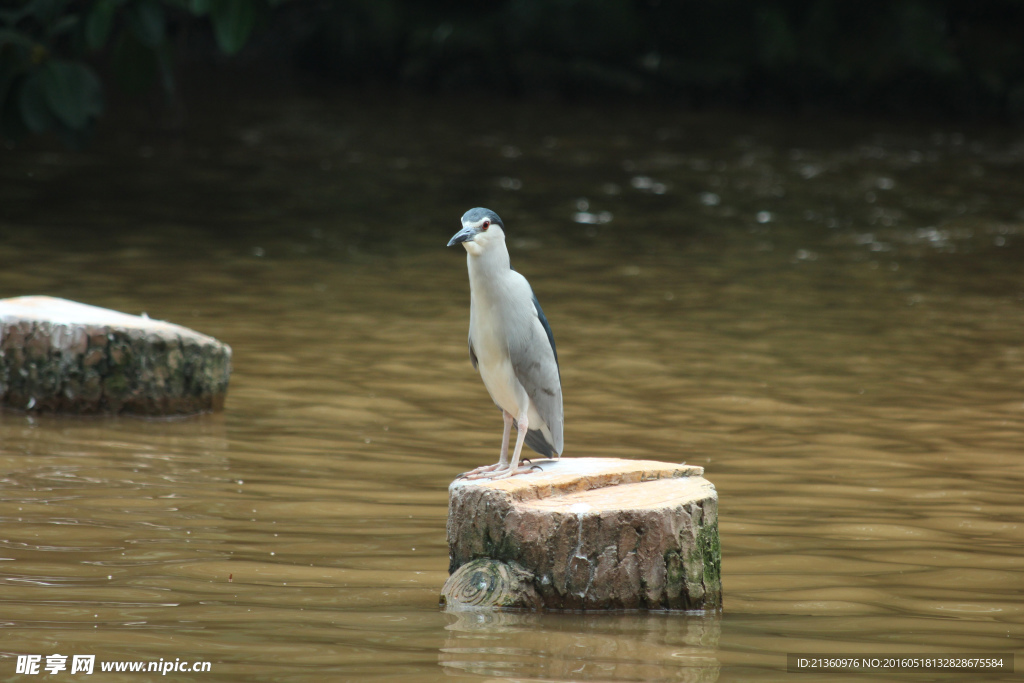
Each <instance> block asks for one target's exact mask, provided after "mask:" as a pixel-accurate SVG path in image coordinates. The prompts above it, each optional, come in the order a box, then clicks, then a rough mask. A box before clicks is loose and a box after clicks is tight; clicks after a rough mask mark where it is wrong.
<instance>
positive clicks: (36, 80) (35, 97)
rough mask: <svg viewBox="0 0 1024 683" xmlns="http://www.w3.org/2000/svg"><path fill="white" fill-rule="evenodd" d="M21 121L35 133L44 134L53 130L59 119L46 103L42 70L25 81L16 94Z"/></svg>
mask: <svg viewBox="0 0 1024 683" xmlns="http://www.w3.org/2000/svg"><path fill="white" fill-rule="evenodd" d="M16 95H17V97H18V111H19V112H20V113H21V120H22V121H23V122H24V123H25V126H27V127H28V129H29V130H30V131H32V132H33V133H42V132H44V131H46V130H48V129H50V128H52V127H53V126H54V125H55V124H56V123H57V119H56V118H55V117H54V115H53V112H51V111H50V105H49V104H47V102H46V92H45V89H44V87H43V78H42V70H36V71H35V72H34V73H32V74H31V75H30V76H29V77H28V78H26V79H25V80H24V82H23V83H22V85H21V88H19V89H18V91H17V93H16Z"/></svg>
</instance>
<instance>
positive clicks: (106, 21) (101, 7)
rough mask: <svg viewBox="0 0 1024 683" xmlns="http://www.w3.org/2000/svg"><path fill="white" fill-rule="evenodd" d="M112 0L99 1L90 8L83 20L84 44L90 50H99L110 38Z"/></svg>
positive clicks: (113, 5)
mask: <svg viewBox="0 0 1024 683" xmlns="http://www.w3.org/2000/svg"><path fill="white" fill-rule="evenodd" d="M116 9H117V3H116V2H115V1H114V0H99V2H97V3H96V4H95V5H93V7H92V11H91V12H89V16H88V17H86V19H85V42H86V44H87V45H88V46H89V49H90V50H99V49H100V48H101V47H103V46H104V45H105V44H106V43H107V38H109V37H110V28H111V27H112V26H113V25H114V10H116Z"/></svg>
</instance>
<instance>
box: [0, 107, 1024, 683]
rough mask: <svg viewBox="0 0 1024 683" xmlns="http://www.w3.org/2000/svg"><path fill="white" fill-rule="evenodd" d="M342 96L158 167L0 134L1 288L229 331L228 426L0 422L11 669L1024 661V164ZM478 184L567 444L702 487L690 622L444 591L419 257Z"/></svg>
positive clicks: (536, 668)
mask: <svg viewBox="0 0 1024 683" xmlns="http://www.w3.org/2000/svg"><path fill="white" fill-rule="evenodd" d="M360 106H361V108H360V109H356V108H355V107H354V105H351V104H347V103H338V102H313V101H310V100H303V99H301V98H295V99H292V100H286V101H282V102H280V103H274V104H267V103H261V104H259V105H252V106H250V105H248V104H246V103H244V102H243V103H241V104H240V105H239V107H238V109H236V110H234V111H233V112H230V118H229V119H228V120H229V121H231V124H230V125H224V126H220V124H217V123H216V119H215V118H214V119H210V120H211V121H214V123H212V124H211V126H210V127H209V128H207V129H197V130H195V131H193V132H191V133H190V136H191V137H189V138H188V139H187V140H179V141H157V142H148V143H147V144H149V145H150V146H149V147H148V148H147V150H146V154H141V153H140V146H141V144H142V143H141V142H140V141H139V140H138V139H137V138H136V137H135V136H134V135H132V134H131V133H124V134H123V135H120V136H119V137H117V138H116V139H112V140H111V141H110V145H111V151H109V152H91V153H84V154H77V153H70V152H65V151H58V152H34V151H31V150H26V151H16V152H12V151H9V150H4V151H0V154H2V155H3V156H4V161H3V163H2V164H0V178H2V181H0V206H2V207H3V215H2V217H0V264H2V265H0V292H2V293H3V295H4V296H16V295H21V294H50V295H55V296H64V297H68V298H73V299H77V300H81V301H84V302H86V303H91V304H96V305H101V306H108V307H112V308H117V309H120V310H124V311H127V312H129V313H136V314H137V313H141V312H142V311H146V312H147V313H148V314H149V315H150V316H151V317H154V318H164V319H169V320H172V321H174V322H177V323H182V324H185V325H188V326H190V327H193V328H195V329H197V330H199V331H201V332H204V333H207V334H211V335H214V336H216V337H218V338H220V339H223V340H224V341H226V342H228V343H229V344H231V345H232V347H233V348H234V350H235V358H234V363H235V371H234V375H233V377H232V382H231V388H230V390H229V394H228V401H227V409H226V411H225V413H224V414H223V415H219V416H203V417H199V418H193V419H185V420H178V421H171V422H160V421H147V420H136V419H130V418H116V419H115V418H110V419H73V418H58V417H52V416H49V417H48V416H39V417H28V416H24V415H19V414H14V413H7V414H0V485H2V489H0V491H2V495H0V590H2V593H3V595H2V603H0V604H2V607H0V629H2V634H0V635H2V640H3V648H2V649H3V656H5V657H10V656H13V655H14V654H19V653H36V654H49V653H53V652H58V653H63V654H67V655H71V654H76V653H78V654H90V653H91V654H96V655H97V657H98V659H106V660H117V659H132V660H157V659H159V658H161V657H163V658H164V659H171V660H173V659H174V658H175V657H181V658H186V657H187V658H190V659H195V660H209V661H211V662H213V672H212V674H204V675H203V676H202V679H201V680H204V681H209V680H217V679H236V680H242V679H245V680H275V681H284V680H287V681H321V680H325V679H331V680H354V681H363V680H372V679H380V680H408V681H435V680H447V679H449V678H451V677H453V676H454V677H463V678H467V679H468V680H488V679H491V678H513V679H520V680H522V679H527V678H534V679H541V680H691V679H692V680H714V679H715V677H716V676H717V677H718V679H719V680H737V681H740V680H742V681H748V680H758V681H772V680H780V681H781V680H791V678H792V676H791V675H789V674H786V673H785V661H786V660H785V654H786V653H787V652H826V653H827V652H872V651H878V652H908V651H910V652H912V651H922V652H925V651H927V652H937V651H946V652H963V651H964V650H965V649H967V650H977V651H985V652H988V651H1006V650H1014V649H1018V650H1019V649H1020V648H1022V646H1024V608H1022V606H1021V601H1020V595H1021V591H1022V590H1024V583H1022V580H1021V572H1020V569H1021V553H1020V548H1021V547H1022V544H1024V525H1022V524H1021V523H1020V519H1021V516H1022V513H1024V508H1022V499H1021V495H1020V491H1021V485H1022V483H1024V461H1022V460H1021V458H1020V454H1021V453H1022V452H1024V429H1022V427H1024V400H1022V398H1021V391H1020V387H1021V377H1022V376H1024V347H1022V346H1021V342H1020V322H1019V321H1020V319H1021V305H1022V302H1024V285H1022V282H1024V281H1022V279H1021V275H1022V270H1021V263H1022V262H1024V229H1022V223H1021V220H1022V219H1021V217H1020V216H1019V215H1018V213H1017V212H1018V211H1020V209H1021V207H1020V205H1019V198H1020V196H1021V184H1022V182H1024V176H1022V174H1021V172H1020V169H1021V168H1024V146H1021V145H1020V144H1019V143H1017V142H1015V141H1014V140H1012V139H1009V137H1008V134H1006V133H999V132H997V133H991V134H990V133H985V132H982V133H979V132H976V131H975V132H972V131H934V132H929V133H928V134H925V135H922V134H919V133H917V132H913V131H912V132H906V131H901V130H898V129H889V130H884V131H881V132H878V133H876V132H872V131H870V130H867V129H866V128H865V126H863V125H853V124H850V125H841V124H833V125H823V126H819V127H816V128H815V129H813V130H810V129H808V128H809V127H807V126H802V125H800V124H799V123H798V124H789V123H785V122H775V121H770V120H763V119H759V120H751V119H741V118H734V119H730V118H729V117H725V116H688V117H681V116H680V115H678V114H677V113H674V112H670V111H664V112H658V111H645V112H642V113H635V112H630V111H618V112H612V110H608V112H609V113H608V114H607V115H603V116H600V117H599V116H597V115H596V114H594V113H588V112H587V111H585V110H582V109H579V108H572V109H560V108H557V107H545V108H539V109H533V108H531V107H527V106H522V107H513V106H510V107H507V108H505V110H504V111H505V115H507V116H508V117H509V118H508V119H507V120H504V121H501V120H496V119H495V118H493V117H490V118H487V119H483V118H480V117H477V115H476V114H475V113H474V115H473V116H474V118H471V119H460V118H459V117H460V116H463V115H464V114H463V113H461V112H462V110H461V109H459V108H456V109H454V110H448V109H445V108H443V107H441V106H440V105H435V104H424V103H411V104H410V105H409V106H400V107H396V106H393V103H390V102H389V103H387V104H386V105H382V106H377V105H374V104H373V103H369V104H366V103H365V102H361V103H360ZM216 115H217V114H212V115H211V116H216ZM196 120H202V117H197V119H196ZM224 131H226V137H225V136H224ZM478 205H484V206H490V207H492V208H494V209H495V210H497V211H498V212H499V213H500V214H501V215H502V216H503V218H504V219H505V220H506V223H507V225H508V232H509V236H510V242H509V244H510V251H511V253H512V262H513V266H514V267H520V268H522V269H523V271H524V274H525V275H526V276H527V277H528V278H529V279H530V282H531V283H532V284H533V285H534V287H535V289H536V290H537V292H538V296H539V297H540V298H541V300H542V301H544V305H545V312H546V313H547V315H548V317H549V318H550V319H551V320H552V324H553V325H554V326H555V327H556V329H558V330H559V340H558V341H559V353H560V359H561V365H562V373H563V376H562V381H563V387H564V391H565V398H566V404H565V415H566V456H567V457H572V456H573V455H587V456H611V457H636V458H654V459H666V460H685V461H687V462H689V463H691V464H697V465H701V466H704V467H705V468H706V469H707V476H708V478H709V479H710V480H711V481H713V482H714V483H715V484H716V486H717V488H718V491H719V495H720V515H721V516H720V531H721V540H722V549H723V562H722V572H723V588H724V593H725V596H724V597H725V612H724V613H723V615H721V617H720V618H714V617H696V616H691V615H685V614H657V615H637V614H627V615H600V616H594V617H592V616H587V615H579V614H554V615H535V614H498V615H494V616H493V617H492V618H490V619H485V620H484V623H483V624H476V623H475V622H474V621H473V618H474V617H471V616H465V617H455V616H452V615H447V614H444V613H441V612H439V611H438V610H437V601H438V592H439V589H440V586H441V585H442V583H443V582H444V579H445V578H446V568H447V565H448V560H447V548H446V545H445V537H444V525H445V515H446V500H447V498H446V496H447V485H448V483H449V481H450V480H451V478H452V477H453V476H455V474H457V473H458V472H462V471H465V470H466V469H469V468H470V467H471V466H473V465H475V464H478V462H479V461H480V457H481V456H480V454H481V453H485V454H486V453H492V452H494V450H495V449H496V448H497V446H498V444H497V442H496V441H495V439H496V437H495V435H494V432H493V430H492V426H493V419H495V418H493V417H492V416H490V415H489V410H490V408H489V405H490V402H489V400H488V398H487V395H486V393H485V391H484V389H483V387H482V386H481V385H480V383H479V379H478V377H477V375H476V373H474V371H473V370H472V368H471V367H470V365H469V362H468V358H467V352H466V345H465V334H466V317H465V310H466V305H467V301H468V284H467V282H466V279H465V267H464V264H463V262H462V259H461V258H460V257H458V256H457V255H455V254H453V253H451V252H450V251H449V250H446V249H445V247H444V244H445V242H446V241H447V239H448V237H449V236H450V235H451V233H452V232H453V230H454V229H455V228H457V224H458V218H459V216H461V214H462V212H463V211H464V210H465V209H466V208H468V207H471V206H478ZM212 227H215V228H216V229H211V228H212ZM525 252H529V258H521V257H522V256H523V255H524V253H525ZM460 619H461V620H460ZM7 666H11V667H13V663H12V660H11V659H9V658H8V659H0V677H4V676H9V675H12V673H13V669H7V668H5V667H7ZM581 667H582V669H581ZM4 672H11V673H4ZM126 676H127V674H126ZM197 676H198V675H197ZM915 676H916V677H915ZM890 678H893V679H898V678H899V677H898V676H895V675H894V676H890ZM904 678H905V680H923V679H922V678H921V677H920V675H919V674H908V677H904ZM835 679H836V680H843V679H842V678H841V677H839V676H837V677H835ZM113 680H117V679H113ZM124 680H129V678H125V679H124ZM131 680H134V679H131ZM181 680H187V678H182V679H181ZM196 680H200V679H199V678H196Z"/></svg>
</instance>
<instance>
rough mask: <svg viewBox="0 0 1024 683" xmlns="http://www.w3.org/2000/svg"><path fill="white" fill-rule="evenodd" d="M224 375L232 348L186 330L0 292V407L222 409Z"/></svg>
mask: <svg viewBox="0 0 1024 683" xmlns="http://www.w3.org/2000/svg"><path fill="white" fill-rule="evenodd" d="M230 374H231V347H229V346H228V345H227V344H223V343H221V342H219V341H217V340H216V339H214V338H213V337H208V336H206V335H204V334H200V333H198V332H196V331H194V330H190V329H188V328H187V327H182V326H180V325H174V324H172V323H167V322H163V321H161V320H151V319H149V318H146V317H141V316H135V315H128V314H125V313H119V312H118V311H112V310H109V309H106V308H98V307H96V306H89V305H87V304H81V303H78V302H75V301H68V300H66V299H57V298H53V297H48V296H25V297H18V298H14V299H0V406H4V407H8V408H15V409H18V410H28V411H34V412H42V411H46V412H66V413H86V414H88V413H135V414H140V415H181V414H190V413H198V412H204V411H210V410H220V409H222V408H223V406H224V398H225V395H226V393H227V388H228V379H229V377H230Z"/></svg>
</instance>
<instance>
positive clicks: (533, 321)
mask: <svg viewBox="0 0 1024 683" xmlns="http://www.w3.org/2000/svg"><path fill="white" fill-rule="evenodd" d="M504 227H505V225H504V223H502V222H501V219H500V218H498V214H496V213H494V212H493V211H491V210H490V209H481V208H478V209H470V210H469V211H467V212H466V213H465V214H464V215H463V216H462V230H459V231H458V232H457V233H455V236H454V237H452V239H451V240H450V241H449V242H448V246H449V247H450V246H452V245H453V244H460V243H461V244H462V246H463V247H465V249H466V254H467V256H466V262H467V263H468V265H469V292H470V300H469V360H470V362H471V363H472V364H473V367H474V368H477V369H478V370H479V371H480V377H482V378H483V380H484V386H485V387H487V393H489V394H490V395H491V398H492V399H494V402H495V403H496V404H497V406H498V407H499V408H501V412H502V416H503V417H504V419H505V432H504V434H503V435H502V438H501V457H500V458H499V459H498V462H497V464H495V465H487V466H484V467H478V468H477V469H475V470H472V471H471V472H466V473H465V474H464V475H462V476H463V477H466V478H468V479H502V478H504V477H510V476H512V475H514V474H518V473H519V472H527V471H529V468H525V467H524V468H520V466H519V457H520V454H521V452H522V450H523V443H525V444H526V445H527V446H529V447H530V448H532V449H533V450H535V451H537V452H538V453H540V454H541V455H544V456H547V457H554V458H557V457H558V456H559V455H560V454H561V452H562V382H561V377H560V374H559V369H558V353H557V352H556V351H555V338H554V336H553V335H552V334H551V327H550V326H549V325H548V320H547V318H545V317H544V311H542V310H541V307H540V303H538V301H537V297H536V296H534V294H533V289H532V288H531V287H530V283H529V282H527V281H526V278H525V277H523V276H522V275H520V274H519V273H517V272H516V271H514V270H512V267H511V265H510V264H509V258H508V248H506V246H505V231H504ZM513 426H515V427H516V431H517V436H516V447H515V450H514V451H513V452H512V458H511V460H510V459H509V457H508V437H509V433H510V432H511V429H512V427H513Z"/></svg>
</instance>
